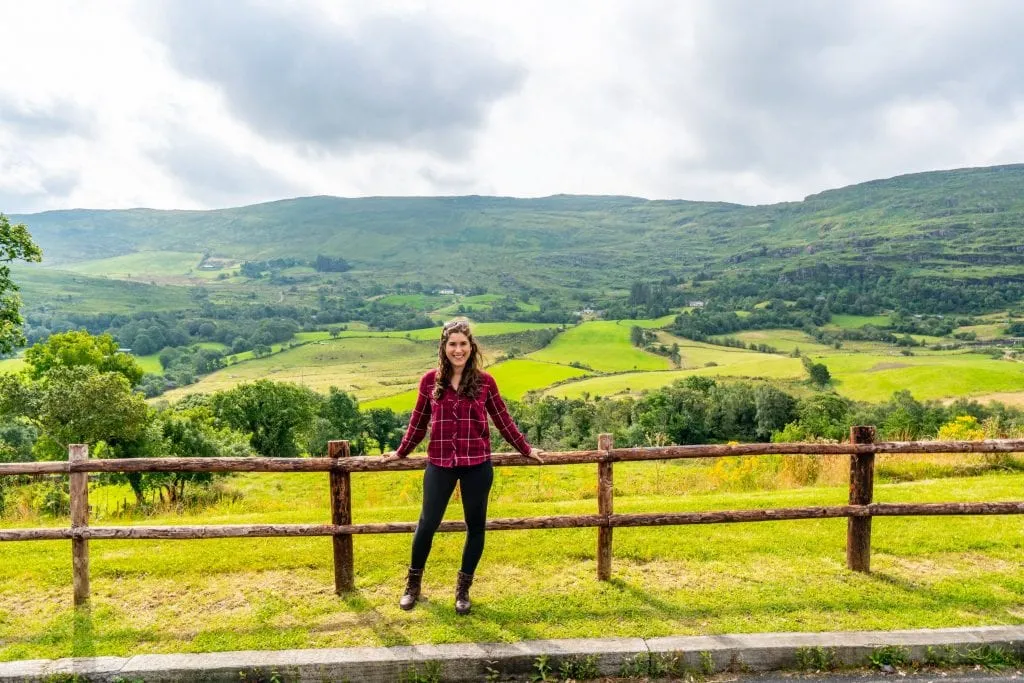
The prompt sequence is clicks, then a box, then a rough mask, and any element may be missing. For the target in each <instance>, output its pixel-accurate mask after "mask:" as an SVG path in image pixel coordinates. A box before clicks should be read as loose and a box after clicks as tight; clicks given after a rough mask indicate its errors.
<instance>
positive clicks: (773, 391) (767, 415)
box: [754, 384, 796, 440]
mask: <svg viewBox="0 0 1024 683" xmlns="http://www.w3.org/2000/svg"><path fill="white" fill-rule="evenodd" d="M754 408H755V411H756V416H755V420H756V421H757V436H758V438H760V439H766V440H767V439H770V438H771V436H772V434H773V433H774V432H776V431H779V430H781V429H783V428H784V427H785V426H786V425H787V424H789V423H790V422H791V421H793V420H794V419H795V418H796V400H795V399H794V398H793V397H792V396H790V395H789V394H787V393H786V392H784V391H782V390H781V389H778V388H777V387H773V386H772V385H770V384H759V385H758V386H757V388H756V389H754Z"/></svg>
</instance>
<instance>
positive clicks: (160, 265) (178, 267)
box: [61, 251, 203, 281]
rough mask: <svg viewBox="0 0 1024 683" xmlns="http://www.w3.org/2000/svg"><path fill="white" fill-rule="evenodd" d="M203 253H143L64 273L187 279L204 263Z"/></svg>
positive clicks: (65, 267) (81, 265) (99, 261)
mask: <svg viewBox="0 0 1024 683" xmlns="http://www.w3.org/2000/svg"><path fill="white" fill-rule="evenodd" d="M202 258H203V255H202V254H201V253H194V252H185V251H139V252H135V253H133V254H125V255H123V256H114V257H111V258H105V259H96V260H92V261H82V262H79V263H69V264H65V265H63V266H62V267H61V268H62V269H63V270H67V271H71V272H73V273H82V274H84V275H102V276H106V277H114V278H121V279H133V280H147V281H148V280H150V279H152V278H154V277H168V276H179V277H186V276H189V275H190V271H195V270H196V268H197V267H198V266H199V262H200V261H201V260H202Z"/></svg>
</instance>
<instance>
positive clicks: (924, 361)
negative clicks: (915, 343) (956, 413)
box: [818, 354, 1024, 401]
mask: <svg viewBox="0 0 1024 683" xmlns="http://www.w3.org/2000/svg"><path fill="white" fill-rule="evenodd" d="M818 360H820V361H821V362H823V363H825V365H826V366H827V367H828V369H829V371H830V372H831V373H832V376H833V377H834V378H835V379H836V380H837V387H836V388H837V390H838V391H839V393H841V394H843V395H844V396H849V397H850V398H854V399H858V400H861V401H884V400H886V399H887V398H889V397H890V396H891V395H892V393H893V392H894V391H899V390H901V389H909V390H910V392H911V393H912V394H913V395H914V396H915V397H916V398H918V399H930V398H946V397H950V396H975V395H983V394H990V393H995V392H1017V391H1024V363H1019V362H1012V361H1005V360H993V359H991V358H989V357H988V356H982V355H978V354H959V355H947V356H879V355H871V354H848V355H841V356H823V357H821V358H819V359H818Z"/></svg>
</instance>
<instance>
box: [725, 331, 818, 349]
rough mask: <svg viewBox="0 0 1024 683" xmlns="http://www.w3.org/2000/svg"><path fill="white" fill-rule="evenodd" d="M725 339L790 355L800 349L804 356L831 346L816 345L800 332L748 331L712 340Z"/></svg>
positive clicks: (808, 336)
mask: <svg viewBox="0 0 1024 683" xmlns="http://www.w3.org/2000/svg"><path fill="white" fill-rule="evenodd" d="M726 337H732V338H733V339H739V340H740V341H742V342H743V343H744V344H767V345H768V346H772V347H775V348H776V349H778V350H779V351H781V352H783V353H790V352H792V351H793V350H795V349H800V351H801V352H802V353H805V354H806V353H812V352H816V351H818V352H824V351H829V350H831V349H832V347H831V346H827V345H825V344H820V343H818V341H817V340H815V339H814V337H812V336H810V335H809V334H807V333H806V332H802V331H800V330H749V331H747V332H734V333H733V334H724V335H720V336H718V337H714V339H716V340H718V341H721V340H722V339H725V338H726Z"/></svg>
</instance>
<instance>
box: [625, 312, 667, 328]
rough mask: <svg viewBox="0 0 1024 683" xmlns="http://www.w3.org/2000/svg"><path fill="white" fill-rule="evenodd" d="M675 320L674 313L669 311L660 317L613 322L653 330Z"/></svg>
mask: <svg viewBox="0 0 1024 683" xmlns="http://www.w3.org/2000/svg"><path fill="white" fill-rule="evenodd" d="M675 320H676V314H675V313H669V314H668V315H663V316H661V317H660V318H648V319H645V320H637V319H632V320H617V321H615V322H616V323H618V324H619V325H623V326H625V327H633V326H634V325H636V326H637V327H642V328H644V329H647V330H654V329H659V328H662V327H666V326H668V325H671V324H672V323H673V322H675Z"/></svg>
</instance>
